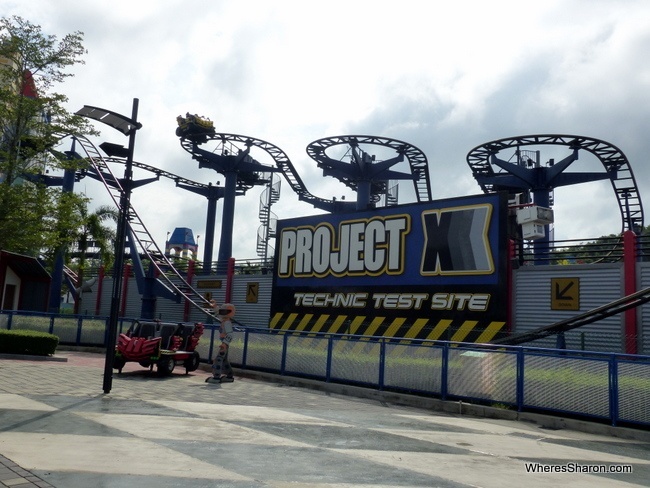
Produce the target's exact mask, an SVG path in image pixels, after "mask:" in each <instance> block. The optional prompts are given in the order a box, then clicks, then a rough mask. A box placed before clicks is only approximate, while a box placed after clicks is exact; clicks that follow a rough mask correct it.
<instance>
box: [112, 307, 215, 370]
mask: <svg viewBox="0 0 650 488" xmlns="http://www.w3.org/2000/svg"><path fill="white" fill-rule="evenodd" d="M203 328H204V327H203V324H202V323H200V322H199V323H196V324H182V323H180V324H174V323H165V322H160V321H141V320H136V321H134V322H133V324H132V325H131V327H129V330H128V331H127V332H126V333H125V334H120V335H119V337H118V339H117V347H116V350H115V359H114V361H113V369H117V371H118V373H121V372H122V368H123V367H124V365H125V364H126V363H127V362H136V363H139V364H140V366H143V367H145V368H149V369H151V370H153V367H154V365H155V366H156V367H157V371H158V374H159V375H161V376H167V375H170V374H171V373H172V371H174V368H175V367H176V365H182V366H183V367H184V368H185V374H188V373H189V372H190V371H196V369H197V368H198V367H199V362H200V357H199V353H198V352H197V351H195V349H196V346H197V345H198V343H199V339H200V338H201V335H202V334H203Z"/></svg>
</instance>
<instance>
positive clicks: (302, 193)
mask: <svg viewBox="0 0 650 488" xmlns="http://www.w3.org/2000/svg"><path fill="white" fill-rule="evenodd" d="M207 140H208V141H214V142H217V143H218V145H217V147H216V148H215V150H214V151H213V152H216V151H222V153H223V152H224V151H232V149H233V148H236V147H237V144H240V145H244V146H246V149H250V148H251V147H257V148H260V149H262V150H264V151H266V152H267V153H268V154H269V155H270V156H271V157H272V158H273V161H275V164H276V166H277V167H278V168H279V169H280V171H282V174H283V175H284V177H285V179H286V180H287V182H288V183H289V185H290V186H291V188H292V189H293V191H294V192H296V194H297V195H298V198H299V199H300V200H302V201H305V202H307V203H310V204H312V205H313V206H314V207H316V208H320V209H326V208H330V209H331V208H332V205H335V204H336V203H337V202H334V201H332V200H327V199H324V198H320V197H317V196H315V195H312V194H311V193H309V191H307V187H306V186H305V184H304V182H303V181H302V179H301V178H300V175H299V174H298V172H297V171H296V169H295V168H294V166H293V164H292V163H291V160H290V159H289V156H287V155H286V154H285V152H284V151H283V150H282V149H280V148H279V147H277V146H276V145H274V144H271V143H270V142H266V141H263V140H261V139H255V138H254V137H249V136H242V135H238V134H228V133H217V134H213V135H208V136H207ZM181 146H182V147H183V149H185V150H186V151H187V152H188V153H190V154H193V149H194V147H195V143H194V142H193V141H191V140H190V139H184V138H181ZM342 203H343V202H342Z"/></svg>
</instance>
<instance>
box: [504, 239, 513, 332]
mask: <svg viewBox="0 0 650 488" xmlns="http://www.w3.org/2000/svg"><path fill="white" fill-rule="evenodd" d="M513 259H515V242H514V241H513V240H512V239H508V265H507V272H506V273H507V276H506V290H508V309H507V311H506V320H507V323H506V331H507V332H508V335H510V334H512V295H513V293H514V290H513V289H512V282H513V280H512V272H513V270H512V260H513Z"/></svg>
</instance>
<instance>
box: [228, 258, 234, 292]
mask: <svg viewBox="0 0 650 488" xmlns="http://www.w3.org/2000/svg"><path fill="white" fill-rule="evenodd" d="M234 274H235V258H228V269H227V271H226V303H232V278H233V276H234Z"/></svg>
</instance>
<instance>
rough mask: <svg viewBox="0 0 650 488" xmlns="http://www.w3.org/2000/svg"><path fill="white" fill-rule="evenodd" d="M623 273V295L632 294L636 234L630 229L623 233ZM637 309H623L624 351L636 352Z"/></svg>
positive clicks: (634, 278)
mask: <svg viewBox="0 0 650 488" xmlns="http://www.w3.org/2000/svg"><path fill="white" fill-rule="evenodd" d="M623 273H624V288H625V291H624V292H625V296H629V295H632V294H633V293H635V292H636V291H637V290H636V234H635V233H634V232H632V231H631V230H628V231H626V232H625V233H624V234H623ZM636 317H637V310H636V307H635V308H630V309H629V310H626V311H625V352H626V353H628V354H636V353H637V341H638V339H639V338H638V334H637V320H636Z"/></svg>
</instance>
